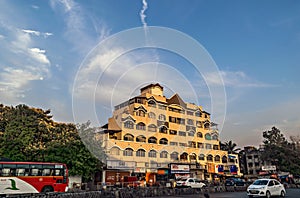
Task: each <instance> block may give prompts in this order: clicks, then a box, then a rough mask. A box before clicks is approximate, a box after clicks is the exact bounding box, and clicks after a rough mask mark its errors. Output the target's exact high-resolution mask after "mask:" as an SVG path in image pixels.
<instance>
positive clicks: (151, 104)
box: [148, 100, 156, 107]
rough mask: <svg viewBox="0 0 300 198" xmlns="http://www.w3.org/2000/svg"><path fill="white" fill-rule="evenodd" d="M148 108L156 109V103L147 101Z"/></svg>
mask: <svg viewBox="0 0 300 198" xmlns="http://www.w3.org/2000/svg"><path fill="white" fill-rule="evenodd" d="M148 106H149V107H156V102H155V101H154V100H149V101H148Z"/></svg>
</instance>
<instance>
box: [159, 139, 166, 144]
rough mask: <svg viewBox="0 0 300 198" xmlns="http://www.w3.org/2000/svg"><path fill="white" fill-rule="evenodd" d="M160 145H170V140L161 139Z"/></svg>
mask: <svg viewBox="0 0 300 198" xmlns="http://www.w3.org/2000/svg"><path fill="white" fill-rule="evenodd" d="M159 144H168V140H167V139H166V138H161V139H160V140H159Z"/></svg>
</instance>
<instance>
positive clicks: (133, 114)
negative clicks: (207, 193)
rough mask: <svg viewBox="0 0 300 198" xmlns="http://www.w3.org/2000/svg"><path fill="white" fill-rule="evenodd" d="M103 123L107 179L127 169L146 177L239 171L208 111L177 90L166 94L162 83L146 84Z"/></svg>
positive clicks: (151, 179) (207, 176) (208, 176)
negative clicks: (182, 96)
mask: <svg viewBox="0 0 300 198" xmlns="http://www.w3.org/2000/svg"><path fill="white" fill-rule="evenodd" d="M102 128H103V132H104V133H103V134H104V138H103V144H104V145H103V146H104V149H105V151H106V153H107V160H106V162H105V163H106V170H104V171H103V179H105V181H106V182H116V181H121V180H122V178H123V176H125V175H128V174H131V175H133V174H134V175H137V176H139V177H143V176H145V178H146V181H147V182H155V181H158V180H166V179H167V178H170V177H172V176H173V177H174V176H175V177H180V176H181V177H183V176H186V177H187V176H191V177H197V178H199V179H208V180H212V179H215V178H218V175H224V174H227V175H236V174H237V175H239V166H238V161H237V160H232V159H230V160H229V156H228V154H227V152H226V151H222V150H220V146H219V133H218V130H217V128H216V125H214V124H213V123H212V122H211V120H210V114H209V113H208V112H206V111H204V110H203V109H202V107H201V106H198V105H195V104H192V103H187V102H184V101H183V100H182V99H181V98H180V96H179V95H178V94H174V95H173V96H172V97H170V98H166V97H165V96H164V93H163V87H162V86H161V85H160V84H150V85H148V86H145V87H143V88H141V93H140V95H139V96H136V97H134V98H131V99H129V100H128V101H125V102H124V103H122V104H119V105H117V106H115V110H114V112H113V116H112V117H111V118H109V120H108V124H106V125H104V126H103V127H102Z"/></svg>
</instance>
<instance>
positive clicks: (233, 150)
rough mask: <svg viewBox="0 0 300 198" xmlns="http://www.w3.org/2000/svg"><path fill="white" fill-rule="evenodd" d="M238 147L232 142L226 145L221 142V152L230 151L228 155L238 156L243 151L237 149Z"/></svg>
mask: <svg viewBox="0 0 300 198" xmlns="http://www.w3.org/2000/svg"><path fill="white" fill-rule="evenodd" d="M236 146H237V144H236V143H234V142H232V141H231V140H230V141H227V142H224V143H222V142H220V148H221V150H224V151H228V154H237V153H238V151H240V150H241V149H240V148H236Z"/></svg>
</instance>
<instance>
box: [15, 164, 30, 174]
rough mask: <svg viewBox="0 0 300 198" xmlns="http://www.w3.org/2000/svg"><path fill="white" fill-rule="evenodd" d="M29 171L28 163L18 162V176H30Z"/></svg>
mask: <svg viewBox="0 0 300 198" xmlns="http://www.w3.org/2000/svg"><path fill="white" fill-rule="evenodd" d="M29 172H30V171H29V165H28V164H17V170H16V176H28V175H29Z"/></svg>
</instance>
